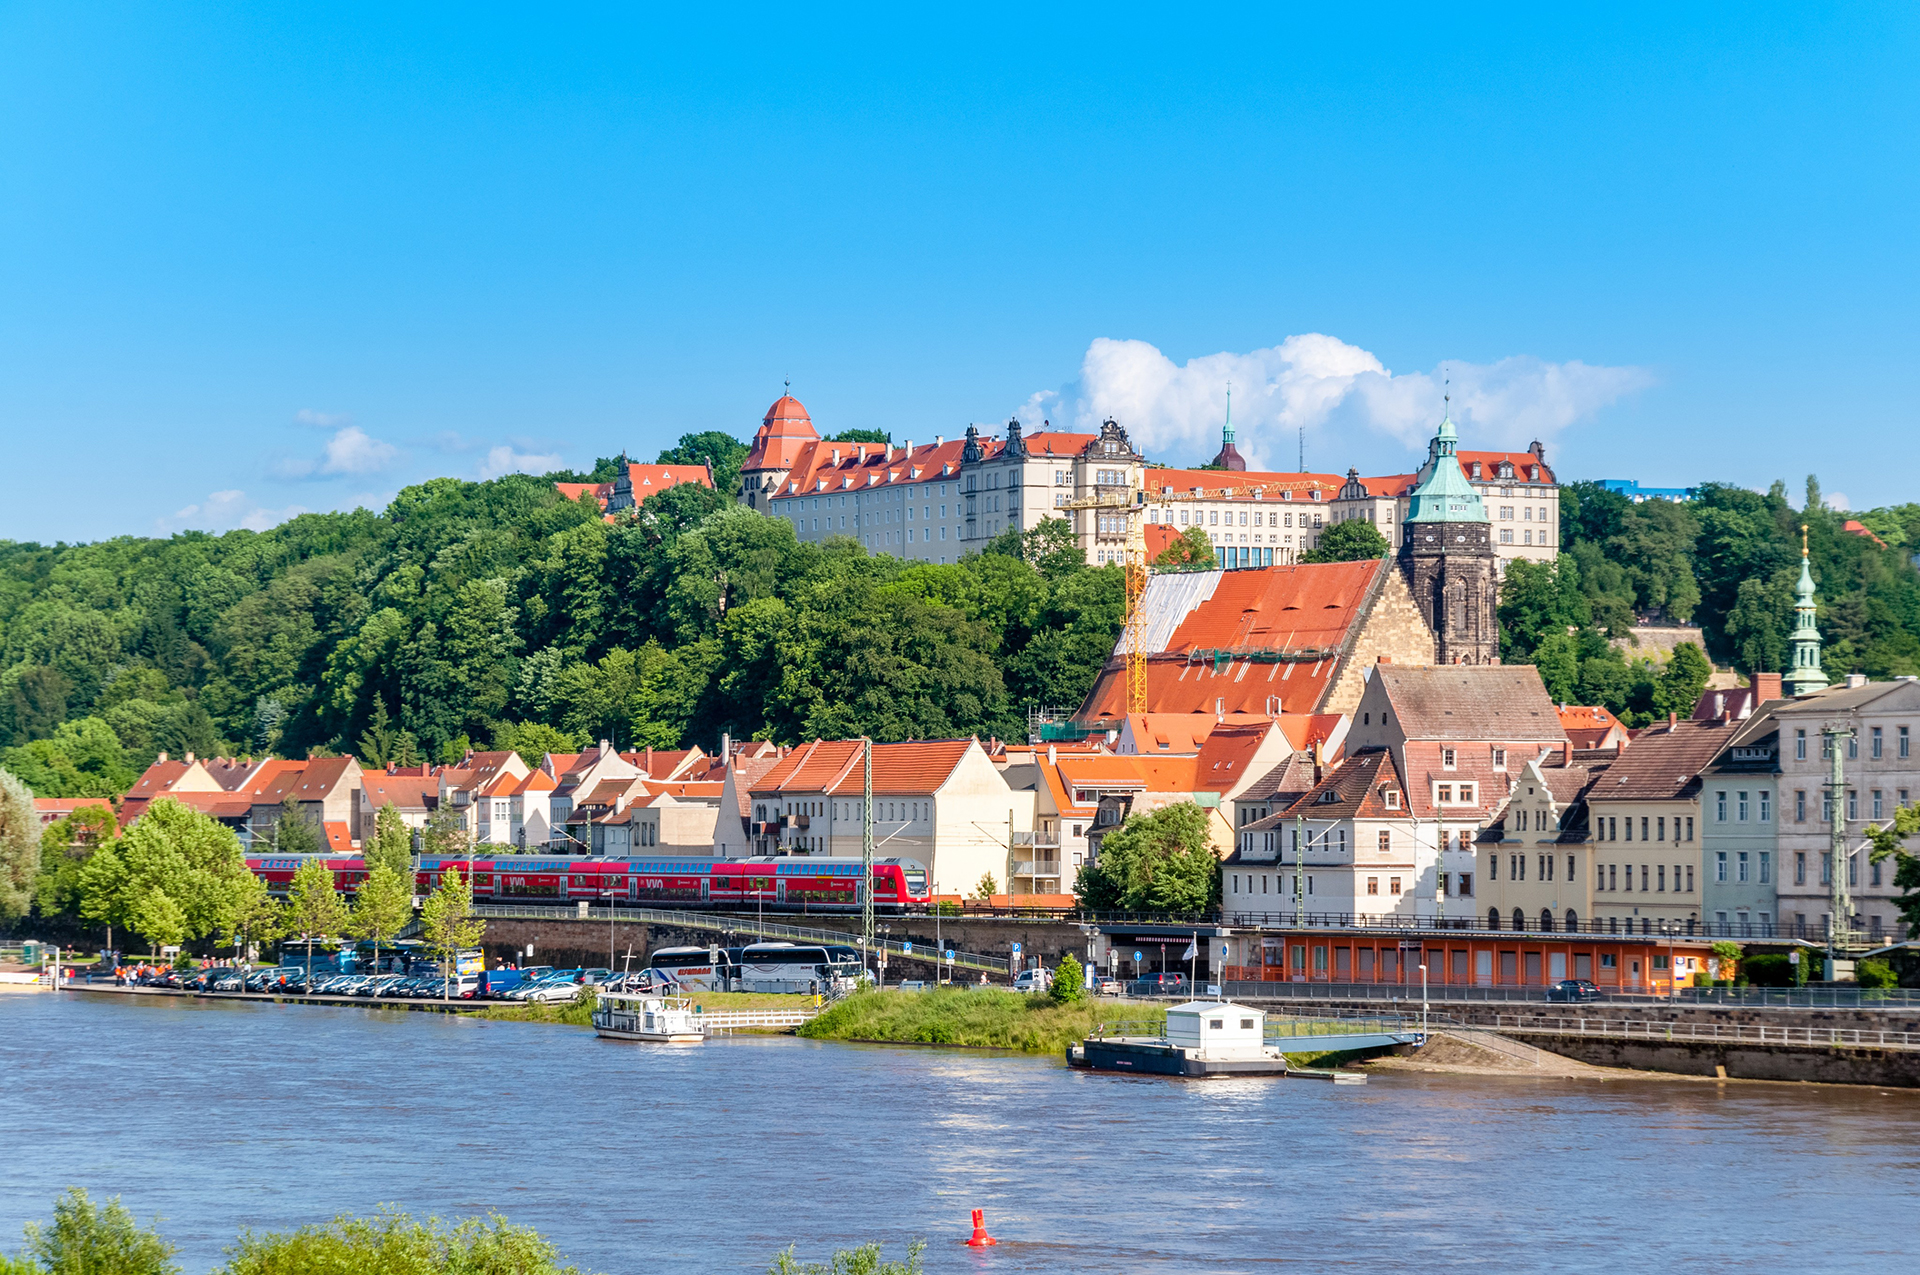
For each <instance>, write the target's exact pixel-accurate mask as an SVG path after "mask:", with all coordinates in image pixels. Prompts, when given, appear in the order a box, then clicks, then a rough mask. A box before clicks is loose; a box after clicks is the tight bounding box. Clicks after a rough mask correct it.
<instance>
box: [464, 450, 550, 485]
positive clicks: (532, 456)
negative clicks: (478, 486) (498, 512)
mask: <svg viewBox="0 0 1920 1275" xmlns="http://www.w3.org/2000/svg"><path fill="white" fill-rule="evenodd" d="M558 468H560V458H559V457H558V456H548V455H543V454H541V453H538V452H516V451H515V450H513V448H511V447H508V446H505V445H502V446H499V447H494V448H489V449H488V451H487V458H486V459H485V460H483V461H481V462H480V477H481V478H482V479H483V480H484V479H488V478H498V477H500V476H501V475H502V474H544V473H546V472H547V471H549V470H553V469H558Z"/></svg>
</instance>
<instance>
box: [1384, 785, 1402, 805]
mask: <svg viewBox="0 0 1920 1275" xmlns="http://www.w3.org/2000/svg"><path fill="white" fill-rule="evenodd" d="M1380 796H1381V799H1382V800H1384V801H1385V802H1386V803H1387V809H1388V810H1398V809H1400V790H1399V789H1398V788H1387V789H1383V790H1382V791H1381V793H1380Z"/></svg>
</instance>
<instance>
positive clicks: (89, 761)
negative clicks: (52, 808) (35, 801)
mask: <svg viewBox="0 0 1920 1275" xmlns="http://www.w3.org/2000/svg"><path fill="white" fill-rule="evenodd" d="M0 762H3V763H4V764H5V766H6V767H7V769H9V770H11V771H12V772H13V773H14V774H15V775H16V776H17V777H18V778H19V779H20V780H21V781H22V782H24V783H25V784H26V785H27V787H29V788H31V789H32V790H33V792H34V794H35V795H36V796H40V797H117V796H119V795H120V794H121V793H123V792H125V791H126V790H127V789H129V788H131V787H133V782H134V780H136V779H138V778H139V776H138V775H137V774H136V773H135V772H134V770H133V768H132V767H131V766H130V765H128V763H127V754H126V750H125V749H124V748H122V747H121V746H120V738H119V736H117V735H115V734H114V733H113V727H111V726H109V725H108V724H107V723H106V722H105V721H103V720H102V719H100V718H98V717H82V718H79V719H78V720H75V721H69V722H63V723H61V724H60V726H59V727H58V728H57V729H56V730H55V731H54V732H53V734H52V736H51V737H49V738H47V739H36V740H32V741H30V742H29V743H26V744H23V745H21V746H20V747H18V748H9V749H7V750H6V751H5V752H4V753H3V754H0Z"/></svg>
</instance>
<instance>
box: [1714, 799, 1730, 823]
mask: <svg viewBox="0 0 1920 1275" xmlns="http://www.w3.org/2000/svg"><path fill="white" fill-rule="evenodd" d="M1713 821H1714V822H1715V823H1725V822H1726V821H1727V794H1726V793H1724V792H1716V793H1714V794H1713Z"/></svg>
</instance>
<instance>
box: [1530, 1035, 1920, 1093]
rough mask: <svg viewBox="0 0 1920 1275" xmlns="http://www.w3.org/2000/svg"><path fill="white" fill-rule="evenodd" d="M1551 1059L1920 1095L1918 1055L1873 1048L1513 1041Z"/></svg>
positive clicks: (1576, 1038) (1593, 1039)
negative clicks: (1919, 1091) (1541, 1051)
mask: <svg viewBox="0 0 1920 1275" xmlns="http://www.w3.org/2000/svg"><path fill="white" fill-rule="evenodd" d="M1515 1039H1517V1040H1522V1041H1524V1042H1525V1043H1527V1044H1529V1045H1534V1046H1536V1047H1538V1048H1540V1049H1544V1050H1546V1051H1547V1052H1548V1053H1553V1054H1559V1055H1561V1056H1563V1057H1566V1058H1572V1059H1576V1060H1577V1061H1579V1062H1584V1063H1591V1064H1593V1065H1595V1066H1598V1067H1631V1068H1634V1069H1635V1070H1638V1071H1665V1072H1672V1073H1674V1074H1676V1075H1682V1076H1718V1075H1724V1076H1725V1077H1726V1078H1727V1079H1729V1080H1796V1081H1810V1082H1813V1083H1817V1084H1829V1085H1880V1086H1883V1087H1886V1088H1890V1089H1920V1050H1913V1049H1878V1048H1874V1047H1872V1046H1862V1047H1858V1048H1854V1047H1839V1048H1825V1049H1810V1048H1808V1047H1807V1046H1804V1045H1798V1046H1795V1045H1759V1044H1752V1043H1746V1044H1734V1043H1728V1044H1718V1043H1715V1042H1713V1041H1699V1040H1686V1041H1681V1040H1674V1041H1662V1040H1623V1039H1621V1038H1619V1037H1614V1038H1611V1039H1607V1038H1602V1037H1597V1036H1581V1035H1579V1034H1577V1033H1571V1034H1562V1035H1557V1036H1550V1035H1535V1034H1533V1033H1531V1032H1530V1033H1528V1034H1527V1035H1525V1036H1521V1037H1515Z"/></svg>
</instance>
